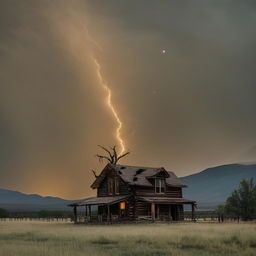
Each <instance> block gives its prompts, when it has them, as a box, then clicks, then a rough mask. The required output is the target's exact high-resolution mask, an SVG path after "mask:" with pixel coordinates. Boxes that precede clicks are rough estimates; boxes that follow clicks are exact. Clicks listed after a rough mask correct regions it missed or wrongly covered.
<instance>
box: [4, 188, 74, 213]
mask: <svg viewBox="0 0 256 256" xmlns="http://www.w3.org/2000/svg"><path fill="white" fill-rule="evenodd" d="M70 202H71V201H69V200H65V199H62V198H58V197H51V196H46V197H43V196H40V195H37V194H24V193H21V192H18V191H12V190H7V189H0V208H1V207H2V208H5V209H7V210H10V211H37V210H47V209H49V210H70V208H68V207H67V204H68V203H70Z"/></svg>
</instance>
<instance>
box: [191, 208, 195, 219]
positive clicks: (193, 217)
mask: <svg viewBox="0 0 256 256" xmlns="http://www.w3.org/2000/svg"><path fill="white" fill-rule="evenodd" d="M191 206H192V215H191V220H192V221H195V205H194V204H191Z"/></svg>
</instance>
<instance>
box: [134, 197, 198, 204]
mask: <svg viewBox="0 0 256 256" xmlns="http://www.w3.org/2000/svg"><path fill="white" fill-rule="evenodd" d="M137 199H138V200H141V201H145V202H149V203H158V204H159V203H161V204H196V201H193V200H188V199H185V198H173V197H148V196H147V197H138V198H137Z"/></svg>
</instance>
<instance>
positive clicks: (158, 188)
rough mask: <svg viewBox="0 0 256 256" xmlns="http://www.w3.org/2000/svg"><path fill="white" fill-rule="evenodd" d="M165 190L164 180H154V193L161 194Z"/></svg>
mask: <svg viewBox="0 0 256 256" xmlns="http://www.w3.org/2000/svg"><path fill="white" fill-rule="evenodd" d="M164 190H165V180H164V179H159V178H156V179H155V193H157V194H162V193H164Z"/></svg>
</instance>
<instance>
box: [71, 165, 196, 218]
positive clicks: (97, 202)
mask: <svg viewBox="0 0 256 256" xmlns="http://www.w3.org/2000/svg"><path fill="white" fill-rule="evenodd" d="M184 187H186V185H184V184H182V183H181V181H180V180H179V179H178V178H177V176H176V175H175V174H174V173H173V172H171V171H166V170H165V169H164V168H163V167H161V168H149V167H137V166H126V165H113V164H107V165H106V167H105V168H104V169H103V170H102V172H101V173H100V175H99V176H96V180H95V181H94V182H93V184H92V185H91V188H92V189H97V197H93V198H88V199H85V200H84V201H81V202H76V203H73V204H70V205H69V206H72V207H73V208H74V220H75V223H79V222H115V221H116V222H123V221H139V220H150V221H183V220H184V205H185V204H189V205H191V206H192V216H191V218H192V220H194V209H195V204H196V202H195V201H192V200H188V199H184V198H183V197H182V188H184ZM77 207H84V208H82V211H81V208H79V211H78V209H77ZM78 212H79V213H82V215H83V216H80V217H78ZM95 212H97V215H95Z"/></svg>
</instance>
